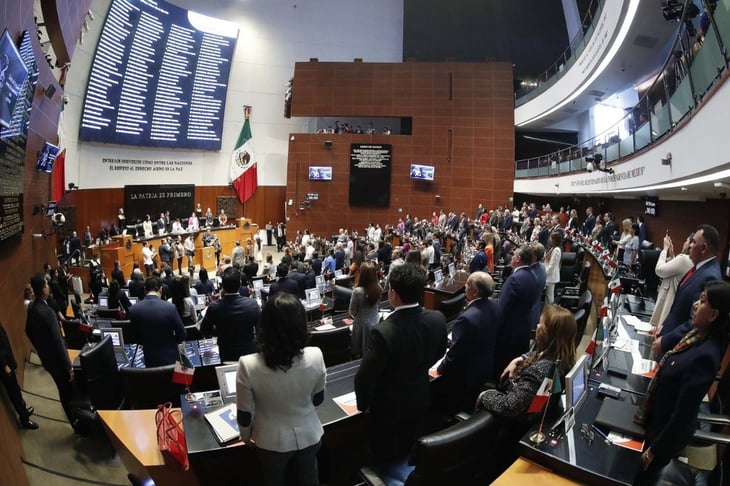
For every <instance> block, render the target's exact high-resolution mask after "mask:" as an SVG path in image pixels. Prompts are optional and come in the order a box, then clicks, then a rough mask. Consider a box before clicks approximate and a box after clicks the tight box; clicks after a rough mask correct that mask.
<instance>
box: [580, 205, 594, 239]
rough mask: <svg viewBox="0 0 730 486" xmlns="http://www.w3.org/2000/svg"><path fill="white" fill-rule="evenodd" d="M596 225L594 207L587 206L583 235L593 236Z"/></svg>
mask: <svg viewBox="0 0 730 486" xmlns="http://www.w3.org/2000/svg"><path fill="white" fill-rule="evenodd" d="M595 226H596V217H595V216H594V215H593V208H592V207H588V208H586V220H585V221H583V235H584V236H591V233H592V232H593V228H594V227H595Z"/></svg>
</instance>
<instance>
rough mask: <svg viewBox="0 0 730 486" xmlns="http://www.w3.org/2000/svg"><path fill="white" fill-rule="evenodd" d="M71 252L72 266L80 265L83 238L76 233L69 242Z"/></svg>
mask: <svg viewBox="0 0 730 486" xmlns="http://www.w3.org/2000/svg"><path fill="white" fill-rule="evenodd" d="M68 243H69V250H70V251H71V256H70V259H71V261H70V264H72V265H73V264H74V263H75V262H76V263H78V262H79V261H80V260H81V238H79V235H78V233H76V232H75V231H74V232H73V233H72V234H71V239H70V240H69V242H68Z"/></svg>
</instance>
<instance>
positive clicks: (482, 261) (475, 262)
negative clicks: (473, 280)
mask: <svg viewBox="0 0 730 486" xmlns="http://www.w3.org/2000/svg"><path fill="white" fill-rule="evenodd" d="M477 246H478V248H479V249H478V250H477V253H476V255H474V258H472V259H471V262H469V273H474V272H480V271H482V270H484V267H486V266H487V253H486V251H485V248H486V247H487V243H486V242H485V241H484V240H479V243H478V245H477Z"/></svg>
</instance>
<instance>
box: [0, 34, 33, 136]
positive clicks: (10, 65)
mask: <svg viewBox="0 0 730 486" xmlns="http://www.w3.org/2000/svg"><path fill="white" fill-rule="evenodd" d="M27 76H28V68H27V67H26V65H25V63H24V62H23V59H22V58H21V57H20V52H19V51H18V49H17V47H15V43H14V42H13V39H12V37H10V33H9V32H8V30H7V29H5V31H4V32H3V35H2V37H0V126H2V127H4V128H8V127H10V125H11V122H12V120H13V112H14V111H15V105H16V104H17V102H18V97H19V96H20V94H21V91H22V89H23V85H24V83H25V79H26V77H27Z"/></svg>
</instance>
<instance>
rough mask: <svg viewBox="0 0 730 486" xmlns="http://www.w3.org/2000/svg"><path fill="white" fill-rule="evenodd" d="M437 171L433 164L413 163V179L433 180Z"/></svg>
mask: <svg viewBox="0 0 730 486" xmlns="http://www.w3.org/2000/svg"><path fill="white" fill-rule="evenodd" d="M435 172H436V170H435V168H434V167H433V166H432V165H421V164H411V179H418V180H422V181H432V180H433V177H434V173H435Z"/></svg>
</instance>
